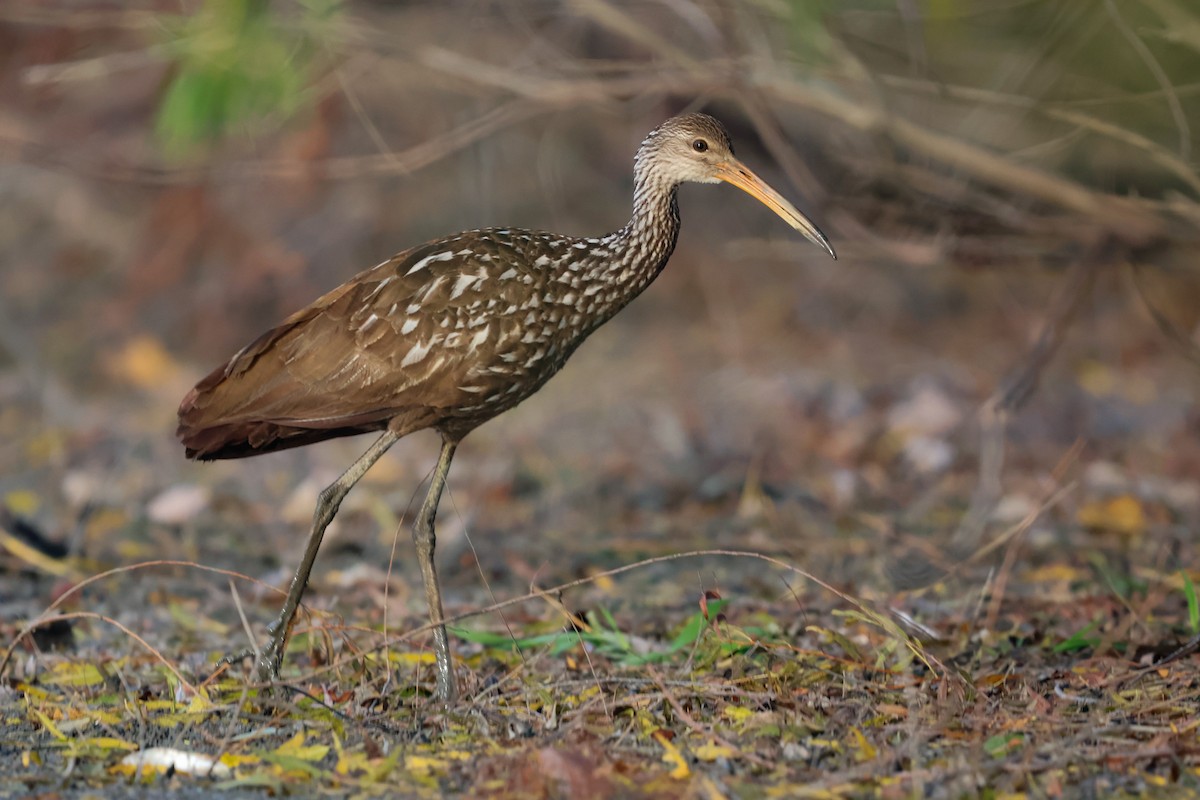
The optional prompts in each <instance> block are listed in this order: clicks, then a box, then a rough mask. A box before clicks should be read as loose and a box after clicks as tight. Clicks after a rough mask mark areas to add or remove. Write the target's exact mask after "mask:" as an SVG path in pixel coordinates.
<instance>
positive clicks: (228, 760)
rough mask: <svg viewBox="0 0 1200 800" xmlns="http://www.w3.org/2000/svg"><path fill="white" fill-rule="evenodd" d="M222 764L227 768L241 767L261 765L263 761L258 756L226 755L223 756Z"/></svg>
mask: <svg viewBox="0 0 1200 800" xmlns="http://www.w3.org/2000/svg"><path fill="white" fill-rule="evenodd" d="M220 762H221V763H222V764H224V765H225V766H227V767H240V766H242V765H244V764H261V763H262V759H261V758H259V757H258V756H251V755H239V754H237V753H225V754H224V755H222V756H221V758H220Z"/></svg>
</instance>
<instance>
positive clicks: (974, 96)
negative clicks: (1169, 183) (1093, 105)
mask: <svg viewBox="0 0 1200 800" xmlns="http://www.w3.org/2000/svg"><path fill="white" fill-rule="evenodd" d="M879 80H880V82H882V83H883V84H885V85H887V86H889V87H891V88H896V89H900V90H902V91H908V92H920V93H922V94H926V95H933V96H938V97H949V98H952V99H955V100H963V101H968V102H973V103H983V104H989V105H1002V106H1011V107H1014V108H1021V109H1023V110H1026V111H1032V112H1033V113H1035V114H1040V115H1042V116H1044V117H1046V118H1047V119H1053V120H1056V121H1059V122H1065V123H1069V124H1072V125H1077V126H1079V127H1080V128H1083V129H1085V130H1087V131H1090V132H1092V133H1095V134H1098V135H1100V136H1104V137H1107V138H1109V139H1112V140H1114V141H1118V142H1121V143H1123V144H1127V145H1129V146H1130V147H1133V148H1135V149H1138V150H1142V151H1143V152H1145V153H1146V155H1147V156H1148V157H1149V158H1150V160H1151V161H1153V162H1154V163H1156V164H1158V165H1159V166H1161V167H1163V168H1164V169H1166V170H1167V171H1169V172H1170V173H1171V174H1172V175H1174V176H1175V177H1177V178H1179V179H1180V180H1181V181H1183V182H1184V183H1186V184H1187V185H1188V186H1190V187H1192V189H1193V190H1195V191H1196V192H1197V193H1198V194H1200V176H1197V175H1196V171H1195V170H1194V169H1192V166H1191V165H1190V164H1189V163H1188V162H1187V161H1184V160H1182V159H1181V158H1180V157H1179V156H1177V155H1176V154H1175V153H1174V152H1173V151H1171V150H1169V149H1168V148H1166V147H1163V146H1162V145H1160V144H1159V143H1158V142H1155V141H1153V140H1151V139H1148V138H1146V137H1145V136H1142V135H1141V134H1140V133H1137V132H1136V131H1132V130H1130V129H1128V128H1123V127H1121V126H1120V125H1115V124H1113V123H1111V122H1107V121H1105V120H1102V119H1098V118H1097V117H1093V116H1091V115H1090V114H1083V113H1081V112H1079V111H1071V110H1070V109H1067V108H1060V107H1057V106H1053V105H1046V104H1045V103H1042V102H1040V101H1037V100H1034V99H1031V98H1028V97H1020V96H1017V95H1011V94H1004V93H1001V92H995V91H992V90H990V89H976V88H974V87H970V86H953V85H948V84H944V83H934V82H932V81H927V80H919V79H915V78H906V77H903V76H898V75H880V76H879Z"/></svg>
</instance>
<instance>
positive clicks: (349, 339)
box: [178, 114, 837, 703]
mask: <svg viewBox="0 0 1200 800" xmlns="http://www.w3.org/2000/svg"><path fill="white" fill-rule="evenodd" d="M685 181H693V182H697V183H717V182H719V181H725V182H727V183H731V184H733V185H734V186H736V187H738V188H739V189H742V190H744V191H746V192H748V193H749V194H750V195H752V196H754V197H755V198H757V199H758V200H760V201H761V202H762V203H764V204H765V205H766V206H768V207H769V208H770V209H771V210H773V211H774V212H775V213H776V214H778V215H779V216H780V217H782V218H783V219H784V220H785V221H787V223H788V224H789V225H791V226H792V227H793V228H795V229H796V230H798V231H800V232H801V233H802V234H804V236H806V237H807V238H808V239H810V240H811V241H813V242H815V243H816V244H819V245H820V246H821V247H823V248H824V249H825V250H826V252H828V253H829V255H831V256H833V257H834V258H837V256H836V255H835V254H834V251H833V248H832V247H831V246H830V244H829V241H828V240H827V239H826V238H825V235H824V234H822V233H821V231H820V230H818V229H817V227H816V226H815V225H814V224H813V223H812V222H811V221H809V220H808V219H807V218H806V217H805V216H804V215H803V214H801V213H800V212H799V211H797V210H796V208H795V207H794V206H792V204H791V203H789V202H788V201H787V200H785V199H783V197H782V196H780V195H779V193H778V192H776V191H775V190H774V189H772V188H771V187H769V186H768V185H767V184H766V183H764V182H763V181H762V180H761V179H760V178H758V176H756V175H755V174H754V173H753V172H751V171H750V170H749V169H748V168H747V167H746V166H745V165H743V164H742V163H741V162H740V161H738V159H737V158H735V157H734V155H733V145H732V143H731V142H730V138H729V134H728V133H727V132H726V130H725V128H724V127H723V126H722V125H721V123H719V122H717V121H716V120H715V119H713V118H712V117H709V116H706V115H704V114H686V115H683V116H678V117H674V118H672V119H669V120H667V121H666V122H665V123H663V124H662V125H660V126H659V127H658V128H656V129H655V130H654V131H652V132H651V133H650V134H649V135H648V136H647V137H646V139H645V140H644V141H643V142H642V144H641V146H640V147H639V148H638V151H637V156H636V158H635V159H634V193H633V216H632V218H631V219H630V220H629V222H628V223H626V224H625V226H624V227H623V228H621V229H620V230H618V231H615V232H614V233H610V234H608V235H606V236H601V237H598V238H576V237H573V236H563V235H560V234H554V233H544V232H540V231H528V230H513V229H508V228H491V229H487V230H475V231H467V232H465V233H459V234H455V235H453V236H448V237H446V238H443V239H437V240H435V241H432V242H428V243H426V244H422V245H419V246H417V247H414V248H412V249H410V250H405V251H404V252H402V253H400V254H399V255H396V256H393V257H392V258H390V259H388V260H387V261H384V262H383V263H382V264H379V265H378V266H376V267H372V268H371V269H369V270H367V271H366V272H363V273H360V274H359V275H357V276H355V277H354V278H352V279H351V280H350V281H348V282H347V283H344V284H342V285H341V286H339V287H338V288H336V289H334V290H333V291H331V292H329V293H328V294H326V295H325V296H324V297H322V298H320V299H319V300H317V301H316V302H315V303H313V304H312V305H310V306H309V307H307V308H305V309H302V310H300V311H298V312H296V313H295V314H293V315H291V316H290V317H288V318H287V319H286V320H284V321H283V323H282V324H280V325H279V326H277V327H275V328H272V329H271V330H269V331H267V332H266V333H264V334H263V335H262V336H260V337H259V338H258V339H256V340H254V341H253V342H252V343H250V344H249V345H248V346H247V347H245V348H243V349H242V350H240V351H239V352H238V353H237V354H236V355H234V356H233V358H231V359H230V360H229V361H228V362H227V363H225V364H223V365H222V366H220V367H218V368H217V369H216V370H214V371H213V372H212V373H211V374H209V375H208V376H207V377H206V378H204V379H203V380H201V381H200V382H199V383H198V384H197V385H196V387H195V388H194V389H192V391H191V392H189V393H188V395H187V396H186V397H185V398H184V399H183V402H182V403H181V404H180V407H179V430H178V435H179V438H180V439H181V440H182V442H183V444H184V446H185V447H186V452H187V456H188V458H194V459H200V460H210V459H222V458H244V457H246V456H254V455H259V454H261V453H270V452H274V451H277V450H284V449H287V448H291V447H299V446H301V445H307V444H312V443H314V442H321V441H324V440H326V439H333V438H335V437H340V436H352V435H354V434H359V433H368V432H382V433H381V435H380V436H379V438H378V439H376V440H375V442H374V444H372V445H371V446H370V447H369V448H367V451H366V452H365V453H363V455H362V456H361V457H359V459H358V460H357V461H355V462H354V463H353V464H352V465H351V466H350V468H349V469H347V470H346V471H345V472H344V473H343V474H342V475H341V477H339V478H338V479H337V480H336V481H334V482H333V483H332V484H330V485H329V486H328V487H326V488H325V489H324V490H323V491H322V492H321V493H320V495H319V497H318V500H317V506H316V511H315V513H314V515H313V525H312V532H311V533H310V534H309V538H308V544H307V546H306V548H305V551H304V557H303V559H302V560H301V562H300V566H299V567H298V568H297V570H296V574H295V576H294V577H293V578H292V583H291V587H290V590H289V591H288V595H287V600H286V601H285V602H284V604H283V608H282V609H281V610H280V613H279V618H278V619H277V620H276V622H275V624H274V628H273V630H272V632H271V639H270V642H269V643H268V645H267V646H266V648H265V649H264V650H262V651H261V652H260V654H259V659H258V663H257V670H258V674H259V677H260V679H261V680H264V681H269V680H272V679H275V678H277V677H278V674H279V668H280V666H281V663H282V660H283V654H284V648H285V645H286V642H287V638H288V635H289V630H290V628H291V625H292V622H293V620H294V617H295V614H296V609H297V606H298V605H299V603H300V598H301V596H302V595H303V594H304V589H305V586H306V585H307V582H308V576H309V573H310V571H311V569H312V566H313V561H314V560H315V559H316V556H317V550H318V548H319V547H320V545H321V538H322V536H323V535H324V532H325V528H326V526H328V525H329V523H330V521H331V520H332V519H333V517H334V515H335V514H336V513H337V509H338V507H339V505H340V504H341V502H342V500H343V499H344V498H345V497H346V494H347V493H348V492H349V491H350V489H351V488H352V487H353V486H354V484H355V483H357V482H358V480H359V479H360V478H361V477H362V476H363V474H364V473H366V471H367V470H368V469H370V467H371V465H373V464H374V463H375V462H376V461H377V460H378V459H379V458H380V456H382V455H383V454H384V452H386V451H387V449H388V448H389V447H391V446H392V445H393V444H395V442H396V441H397V440H398V439H400V438H401V437H403V436H406V435H408V434H410V433H413V432H414V431H418V430H422V429H425V428H433V429H434V430H436V431H437V432H438V433H440V434H441V438H442V446H441V454H440V456H439V458H438V462H437V466H436V467H435V468H434V471H433V475H432V477H431V479H430V482H429V489H428V491H427V493H426V495H425V500H424V502H423V503H422V504H421V508H420V511H418V512H417V517H416V521H415V524H414V526H413V541H414V542H415V544H416V550H417V556H418V558H419V560H420V567H421V575H422V577H423V579H424V584H425V599H426V601H427V603H428V605H429V615H430V619H431V621H432V623H433V626H434V639H433V645H434V651H435V655H436V659H437V694H438V696H439V697H440V698H441V699H442V700H443V701H445V702H447V703H450V702H453V701H454V699H455V696H456V684H455V679H454V671H453V668H452V666H451V663H450V647H449V643H448V641H447V638H446V628H445V624H444V615H443V611H442V597H441V590H440V587H439V585H438V576H437V569H436V568H435V566H434V558H433V556H434V541H435V539H434V518H435V516H436V514H437V507H438V501H439V499H440V498H441V495H442V488H443V487H444V486H445V483H446V473H447V472H448V470H449V469H450V461H451V459H452V458H453V457H454V450H455V448H456V447H457V446H458V443H459V442H460V441H462V439H463V437H464V436H466V435H467V434H468V433H469V432H470V431H472V430H474V429H475V428H476V427H478V426H479V425H481V424H483V423H484V422H486V421H488V420H490V419H491V418H492V417H495V416H496V415H497V414H500V413H502V412H504V411H507V410H508V409H510V408H512V407H513V406H515V405H517V404H518V403H520V402H521V401H522V400H524V399H525V398H527V397H529V396H530V395H532V394H533V393H534V392H536V391H537V390H538V389H539V388H541V386H542V384H544V383H545V382H546V381H547V380H548V379H549V378H550V376H552V375H554V374H555V373H556V372H558V370H559V369H560V368H561V367H562V366H563V363H564V362H566V360H567V358H568V357H569V356H570V355H571V353H573V352H574V351H575V348H577V347H579V345H580V344H581V343H582V342H583V340H584V339H586V338H587V337H588V335H589V334H591V333H592V332H593V331H594V330H596V329H597V328H598V327H600V326H601V325H603V324H604V323H605V322H607V321H608V320H609V319H610V318H611V317H612V316H613V315H614V314H616V313H617V312H618V311H619V310H621V308H623V307H624V306H625V305H626V304H627V303H629V302H630V301H631V300H633V298H635V297H637V296H638V295H639V294H640V293H641V292H642V291H643V290H644V289H645V288H646V287H647V286H649V285H650V282H651V281H653V280H654V278H655V277H657V275H658V274H659V272H661V271H662V269H663V267H664V266H665V265H666V263H667V259H668V258H669V257H670V255H671V251H672V250H673V249H674V247H675V241H676V238H677V236H678V233H679V206H678V204H677V199H676V198H677V192H678V188H679V185H680V184H681V183H683V182H685Z"/></svg>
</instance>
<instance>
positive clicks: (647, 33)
mask: <svg viewBox="0 0 1200 800" xmlns="http://www.w3.org/2000/svg"><path fill="white" fill-rule="evenodd" d="M571 5H572V6H573V7H574V8H575V10H576V11H578V12H579V13H580V14H583V15H584V16H587V17H590V18H591V19H593V20H595V21H596V22H597V23H599V24H600V25H601V26H603V27H605V28H607V29H609V30H610V31H612V32H614V33H617V34H620V35H621V36H624V37H625V38H626V39H629V40H630V41H631V42H635V43H637V44H639V45H641V46H643V47H645V48H646V49H648V50H649V51H650V52H652V53H656V54H658V55H660V56H662V57H663V58H665V59H666V60H667V61H671V62H674V63H675V64H677V65H679V66H680V67H683V68H684V69H685V70H687V71H688V72H691V73H703V72H705V71H707V70H706V68H705V66H704V64H703V63H701V62H700V61H697V60H696V59H694V58H692V57H691V56H690V55H688V54H687V53H685V52H684V51H682V50H680V49H679V48H678V47H676V46H675V45H673V44H671V43H670V42H669V41H667V40H666V39H665V38H663V37H661V36H659V35H658V34H657V33H655V32H654V31H652V30H650V28H648V27H647V26H646V25H645V24H643V23H641V22H639V21H637V20H636V19H634V18H633V17H631V16H629V14H627V13H625V12H624V11H622V10H621V9H619V8H617V7H615V6H613V5H612V4H610V3H606V2H604V0H572V2H571Z"/></svg>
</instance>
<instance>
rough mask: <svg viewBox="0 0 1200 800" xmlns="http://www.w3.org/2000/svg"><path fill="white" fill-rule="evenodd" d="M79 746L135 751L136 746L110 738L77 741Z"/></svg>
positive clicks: (86, 738)
mask: <svg viewBox="0 0 1200 800" xmlns="http://www.w3.org/2000/svg"><path fill="white" fill-rule="evenodd" d="M77 741H78V742H79V744H80V745H83V746H91V747H95V748H97V749H100V750H105V751H107V750H137V749H138V746H137V745H136V744H134V743H133V742H127V741H125V740H124V739H116V738H113V737H112V736H89V737H85V738H83V739H78V740H77Z"/></svg>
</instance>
